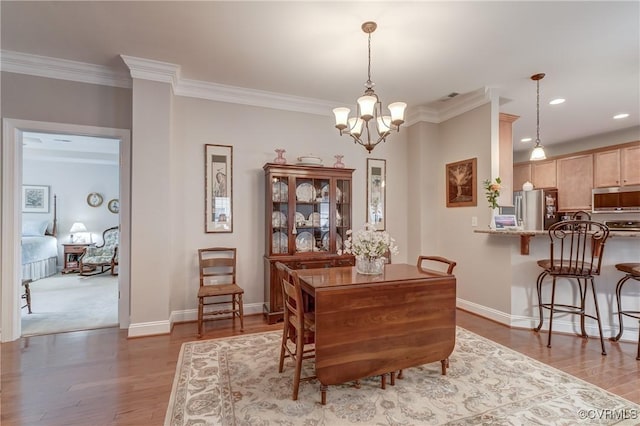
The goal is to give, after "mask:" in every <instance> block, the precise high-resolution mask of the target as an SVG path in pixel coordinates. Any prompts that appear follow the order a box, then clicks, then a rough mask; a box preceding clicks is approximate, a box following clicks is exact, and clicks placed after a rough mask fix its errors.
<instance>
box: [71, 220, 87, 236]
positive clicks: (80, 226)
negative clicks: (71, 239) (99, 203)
mask: <svg viewBox="0 0 640 426" xmlns="http://www.w3.org/2000/svg"><path fill="white" fill-rule="evenodd" d="M69 232H70V233H72V234H74V233H76V232H87V227H86V226H84V223H82V222H74V223H73V225H71V229H69Z"/></svg>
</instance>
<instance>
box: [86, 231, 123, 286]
mask: <svg viewBox="0 0 640 426" xmlns="http://www.w3.org/2000/svg"><path fill="white" fill-rule="evenodd" d="M102 241H103V242H102V245H100V246H95V247H87V249H86V250H85V252H84V253H83V254H82V256H80V259H79V262H80V275H84V276H88V275H97V274H102V273H104V272H107V271H111V275H117V273H116V266H117V265H118V243H119V241H120V228H119V227H117V226H114V227H113V228H109V229H106V230H105V231H104V232H103V233H102ZM98 268H100V271H98V272H96V271H97V270H98Z"/></svg>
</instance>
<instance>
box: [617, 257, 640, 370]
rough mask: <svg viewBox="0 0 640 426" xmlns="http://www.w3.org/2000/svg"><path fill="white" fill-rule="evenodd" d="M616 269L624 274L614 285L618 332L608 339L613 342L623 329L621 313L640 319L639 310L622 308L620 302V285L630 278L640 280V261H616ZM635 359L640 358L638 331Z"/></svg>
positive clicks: (619, 336)
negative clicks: (618, 324) (618, 323)
mask: <svg viewBox="0 0 640 426" xmlns="http://www.w3.org/2000/svg"><path fill="white" fill-rule="evenodd" d="M616 269H617V270H618V271H622V272H624V273H625V274H626V275H625V276H624V277H622V278H621V279H620V281H618V284H617V285H616V301H617V302H618V321H619V322H620V332H619V333H618V335H617V336H616V337H612V338H611V339H610V340H612V341H614V342H617V341H618V340H620V338H621V337H622V333H623V331H624V329H623V325H622V316H623V315H626V316H628V317H631V318H635V319H637V320H640V311H630V310H622V303H621V299H622V297H621V293H622V286H623V285H624V283H626V282H627V281H629V280H630V279H634V280H636V281H638V282H640V263H618V264H617V265H616ZM636 359H637V360H640V331H638V353H637V355H636Z"/></svg>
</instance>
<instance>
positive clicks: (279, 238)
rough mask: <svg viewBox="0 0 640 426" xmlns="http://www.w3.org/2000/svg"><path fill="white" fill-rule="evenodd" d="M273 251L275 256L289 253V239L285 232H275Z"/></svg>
mask: <svg viewBox="0 0 640 426" xmlns="http://www.w3.org/2000/svg"><path fill="white" fill-rule="evenodd" d="M271 251H272V252H273V253H275V254H278V253H288V252H289V239H288V238H287V234H285V233H283V232H274V233H273V240H272V241H271Z"/></svg>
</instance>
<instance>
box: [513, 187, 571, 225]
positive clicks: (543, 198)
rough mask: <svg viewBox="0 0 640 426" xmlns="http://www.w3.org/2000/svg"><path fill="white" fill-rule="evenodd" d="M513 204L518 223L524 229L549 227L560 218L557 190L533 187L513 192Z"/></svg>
mask: <svg viewBox="0 0 640 426" xmlns="http://www.w3.org/2000/svg"><path fill="white" fill-rule="evenodd" d="M513 205H514V206H515V215H516V219H517V220H518V224H522V226H523V228H524V229H525V230H526V231H537V230H542V229H549V227H550V226H551V225H553V224H554V223H556V222H558V221H559V220H560V215H559V214H558V190H557V189H555V188H553V189H534V190H532V191H516V192H514V193H513Z"/></svg>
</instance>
